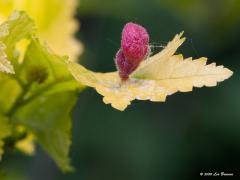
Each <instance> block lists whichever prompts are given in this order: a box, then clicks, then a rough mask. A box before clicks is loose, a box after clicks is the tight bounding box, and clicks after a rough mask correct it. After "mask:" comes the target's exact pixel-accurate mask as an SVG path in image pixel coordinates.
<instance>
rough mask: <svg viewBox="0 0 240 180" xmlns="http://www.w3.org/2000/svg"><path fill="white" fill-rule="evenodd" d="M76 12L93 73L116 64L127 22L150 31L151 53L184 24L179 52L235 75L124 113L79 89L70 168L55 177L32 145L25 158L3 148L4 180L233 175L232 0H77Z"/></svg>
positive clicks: (236, 131) (236, 16)
mask: <svg viewBox="0 0 240 180" xmlns="http://www.w3.org/2000/svg"><path fill="white" fill-rule="evenodd" d="M76 18H77V19H78V20H79V21H80V23H81V29H80V31H79V32H78V33H77V34H76V37H77V38H78V39H79V40H81V41H82V43H83V44H84V46H85V49H84V52H83V54H82V55H81V57H80V58H79V60H80V63H81V64H83V65H85V66H86V67H88V68H89V69H91V70H94V71H102V72H106V71H114V70H115V66H114V61H113V59H114V56H115V53H116V52H117V50H118V48H119V46H120V36H121V30H122V28H123V26H124V24H125V23H127V22H129V21H132V22H136V23H139V24H142V25H143V26H145V27H146V28H147V29H148V32H149V34H150V37H151V42H152V43H153V45H155V46H156V47H155V48H153V49H152V51H153V52H154V53H156V52H158V51H160V50H161V48H160V47H158V46H164V45H166V43H167V42H168V41H169V40H171V38H172V37H173V36H174V35H175V34H176V33H179V32H180V31H182V30H184V31H185V36H186V37H187V41H186V43H185V44H184V45H183V46H182V47H181V48H180V49H179V50H178V52H179V53H180V52H181V53H183V54H184V55H185V57H189V56H192V57H194V58H197V57H200V56H206V57H208V58H209V62H216V63H217V64H219V65H220V64H223V65H224V66H226V67H228V68H230V69H231V70H233V71H234V75H233V76H232V77H231V78H230V79H229V80H227V81H225V82H223V83H221V84H219V86H217V87H214V88H201V89H194V91H193V92H190V93H177V94H174V95H173V96H170V97H168V98H167V101H166V102H165V103H154V102H149V101H134V102H133V103H132V105H131V106H129V107H128V108H127V109H126V110H125V111H124V112H120V111H117V110H115V109H113V108H111V107H110V106H109V105H105V104H104V103H103V102H102V97H101V96H100V95H98V94H97V93H96V92H95V90H93V89H86V90H84V91H83V92H82V93H81V94H80V96H79V101H78V104H77V106H76V108H75V110H74V112H73V115H74V124H73V127H74V128H73V143H72V148H71V158H72V164H73V165H74V166H75V168H76V171H75V172H74V173H69V174H62V173H61V172H60V171H59V169H58V168H57V167H56V166H55V164H54V162H53V161H52V160H51V159H50V158H49V157H48V156H47V155H46V154H45V153H44V152H43V151H42V150H41V149H40V148H38V150H37V154H36V156H35V157H33V158H32V157H26V156H23V155H21V154H20V153H19V154H18V153H17V154H11V155H8V157H7V158H6V159H8V161H5V162H4V166H5V167H6V169H8V170H9V172H13V173H12V174H11V176H12V177H11V179H12V180H42V179H44V180H175V179H189V180H190V179H191V180H192V179H200V178H201V177H200V175H199V174H200V173H201V172H203V173H204V172H213V173H214V172H221V171H224V172H227V173H230V172H234V173H235V175H236V176H240V153H239V152H240V95H239V93H240V81H239V75H240V71H239V61H240V35H239V32H240V1H239V0H211V1H209V0H171V1H169V0H121V1H117V0H81V1H80V3H79V7H78V9H77V12H76Z"/></svg>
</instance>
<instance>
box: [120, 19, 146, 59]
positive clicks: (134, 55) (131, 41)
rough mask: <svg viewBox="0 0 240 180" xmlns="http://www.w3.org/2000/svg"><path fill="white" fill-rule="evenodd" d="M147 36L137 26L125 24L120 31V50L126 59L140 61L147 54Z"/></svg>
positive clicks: (142, 28) (143, 29)
mask: <svg viewBox="0 0 240 180" xmlns="http://www.w3.org/2000/svg"><path fill="white" fill-rule="evenodd" d="M148 43H149V35H148V33H147V31H146V29H145V28H144V27H142V26H140V25H138V24H134V23H127V24H126V25H125V26H124V28H123V31H122V41H121V48H122V50H123V53H124V55H125V57H127V59H129V60H132V61H141V60H143V59H144V58H145V57H146V56H147V54H148Z"/></svg>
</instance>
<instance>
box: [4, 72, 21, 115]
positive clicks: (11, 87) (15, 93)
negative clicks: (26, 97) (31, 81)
mask: <svg viewBox="0 0 240 180" xmlns="http://www.w3.org/2000/svg"><path fill="white" fill-rule="evenodd" d="M0 84H1V86H0V114H6V113H8V112H9V111H10V109H11V108H12V107H13V105H14V103H15V102H16V100H17V98H18V97H19V96H20V94H21V93H22V87H21V86H20V85H19V83H18V81H17V80H16V79H14V78H12V77H10V76H9V75H7V74H5V73H1V72H0Z"/></svg>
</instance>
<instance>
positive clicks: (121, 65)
mask: <svg viewBox="0 0 240 180" xmlns="http://www.w3.org/2000/svg"><path fill="white" fill-rule="evenodd" d="M115 63H116V66H117V68H118V72H119V76H120V77H121V79H122V80H127V79H128V76H129V75H130V74H131V73H132V72H133V71H134V70H135V69H136V68H137V66H138V65H139V64H136V63H135V64H134V63H132V62H131V61H129V60H128V59H127V58H126V57H125V56H124V54H123V51H122V50H119V51H118V52H117V54H116V59H115Z"/></svg>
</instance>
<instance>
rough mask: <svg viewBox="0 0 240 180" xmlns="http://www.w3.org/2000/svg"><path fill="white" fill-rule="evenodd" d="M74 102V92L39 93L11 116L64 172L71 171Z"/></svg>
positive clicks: (75, 95)
mask: <svg viewBox="0 0 240 180" xmlns="http://www.w3.org/2000/svg"><path fill="white" fill-rule="evenodd" d="M76 100H77V94H76V93H75V92H71V91H68V92H59V93H55V94H47V93H45V94H42V95H41V96H38V97H37V98H35V99H34V100H32V101H31V102H29V103H28V104H26V105H23V106H21V107H20V108H19V109H18V110H17V111H16V112H15V113H14V115H13V117H12V119H13V121H14V122H16V123H19V124H21V125H24V126H25V127H27V128H28V129H29V130H30V131H31V132H32V133H33V134H34V135H35V137H36V139H37V141H38V143H39V144H40V145H41V146H42V148H43V149H44V150H45V151H47V152H48V154H49V155H50V156H51V157H52V158H53V159H54V160H55V161H56V163H57V164H58V166H59V167H60V168H61V169H62V170H63V171H70V170H72V167H71V166H70V160H69V157H68V154H69V147H70V144H71V140H70V139H71V126H72V125H71V116H70V112H71V110H72V108H73V106H74V105H75V102H76Z"/></svg>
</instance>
